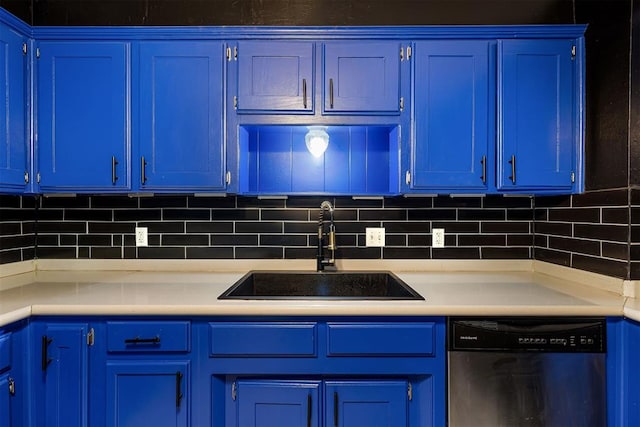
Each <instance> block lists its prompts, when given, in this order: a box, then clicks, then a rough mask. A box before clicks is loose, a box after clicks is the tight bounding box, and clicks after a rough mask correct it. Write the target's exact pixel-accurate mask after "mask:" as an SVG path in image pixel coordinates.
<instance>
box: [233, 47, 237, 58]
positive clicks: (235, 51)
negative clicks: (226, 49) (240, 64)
mask: <svg viewBox="0 0 640 427" xmlns="http://www.w3.org/2000/svg"><path fill="white" fill-rule="evenodd" d="M233 60H234V61H237V60H238V46H234V47H233Z"/></svg>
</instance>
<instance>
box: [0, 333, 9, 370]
mask: <svg viewBox="0 0 640 427" xmlns="http://www.w3.org/2000/svg"><path fill="white" fill-rule="evenodd" d="M10 367H11V333H8V334H3V335H0V372H2V371H4V370H6V369H9V368H10Z"/></svg>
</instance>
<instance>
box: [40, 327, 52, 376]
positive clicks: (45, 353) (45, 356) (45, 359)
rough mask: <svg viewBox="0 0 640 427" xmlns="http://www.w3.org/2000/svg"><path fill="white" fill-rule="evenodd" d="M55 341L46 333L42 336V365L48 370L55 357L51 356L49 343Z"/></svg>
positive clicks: (44, 369)
mask: <svg viewBox="0 0 640 427" xmlns="http://www.w3.org/2000/svg"><path fill="white" fill-rule="evenodd" d="M52 342H53V339H52V338H49V337H47V336H46V335H43V336H42V355H41V367H42V370H43V371H46V370H47V367H48V366H49V365H50V364H51V362H52V361H53V359H50V358H49V344H51V343H52Z"/></svg>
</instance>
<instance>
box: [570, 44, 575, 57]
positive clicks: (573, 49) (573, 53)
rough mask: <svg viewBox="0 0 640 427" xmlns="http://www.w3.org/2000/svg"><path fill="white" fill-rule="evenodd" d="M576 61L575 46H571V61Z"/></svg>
mask: <svg viewBox="0 0 640 427" xmlns="http://www.w3.org/2000/svg"><path fill="white" fill-rule="evenodd" d="M574 59H576V45H573V46H571V60H574Z"/></svg>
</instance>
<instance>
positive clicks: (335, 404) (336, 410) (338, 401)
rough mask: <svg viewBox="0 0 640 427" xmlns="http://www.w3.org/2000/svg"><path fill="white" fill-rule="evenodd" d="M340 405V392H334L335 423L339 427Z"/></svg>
mask: <svg viewBox="0 0 640 427" xmlns="http://www.w3.org/2000/svg"><path fill="white" fill-rule="evenodd" d="M339 405H340V398H338V392H337V391H334V392H333V425H334V427H338V424H339V423H338V418H339V417H338V406H339Z"/></svg>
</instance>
